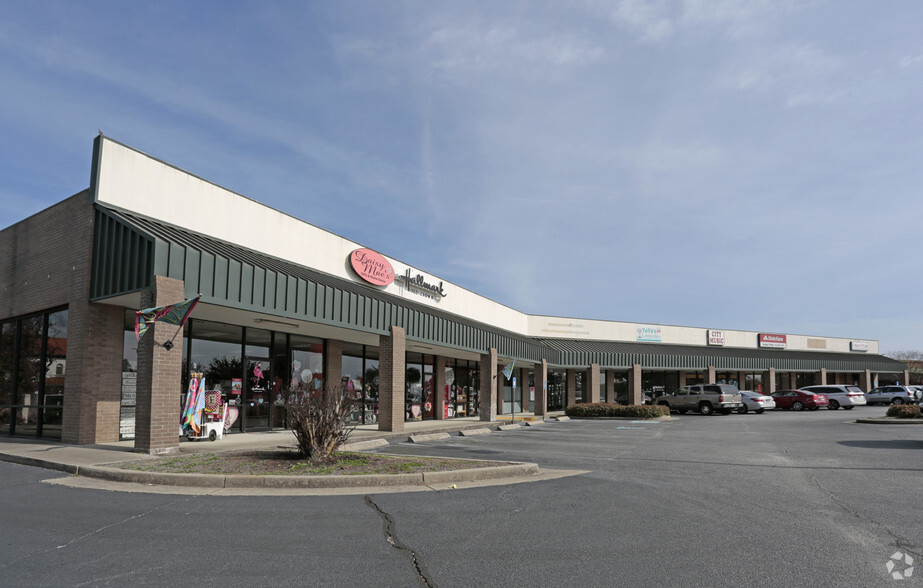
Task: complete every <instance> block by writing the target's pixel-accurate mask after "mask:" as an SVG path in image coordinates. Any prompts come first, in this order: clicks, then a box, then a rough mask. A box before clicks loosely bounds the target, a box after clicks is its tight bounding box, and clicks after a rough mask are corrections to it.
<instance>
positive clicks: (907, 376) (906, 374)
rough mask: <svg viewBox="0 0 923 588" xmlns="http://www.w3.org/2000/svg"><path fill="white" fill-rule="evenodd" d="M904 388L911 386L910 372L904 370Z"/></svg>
mask: <svg viewBox="0 0 923 588" xmlns="http://www.w3.org/2000/svg"><path fill="white" fill-rule="evenodd" d="M903 382H904V386H909V385H910V370H904V380H903Z"/></svg>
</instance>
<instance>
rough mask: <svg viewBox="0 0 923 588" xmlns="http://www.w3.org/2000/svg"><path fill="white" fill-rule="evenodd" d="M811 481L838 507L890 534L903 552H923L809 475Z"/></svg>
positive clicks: (915, 553) (919, 555) (922, 554)
mask: <svg viewBox="0 0 923 588" xmlns="http://www.w3.org/2000/svg"><path fill="white" fill-rule="evenodd" d="M811 481H812V482H814V485H815V486H817V487H818V488H819V489H820V490H821V491H822V492H824V493H825V494H826V495H827V496H829V497H830V500H831V501H833V503H834V504H836V505H837V506H838V507H840V508H841V509H842V510H843V511H844V512H846V513H847V514H850V515H852V516H854V517H855V518H857V519H859V520H860V521H865V522H867V523H871V524H873V525H875V526H876V527H878V528H880V529H882V530H883V531H884V532H885V533H887V534H888V535H890V536H891V537H892V538H893V539H894V544H895V545H896V546H897V548H898V549H900V550H902V551H904V552H905V553H909V554H912V555H914V556H916V557H923V553H921V552H920V551H919V550H917V548H916V545H915V544H914V542H913V541H912V540H911V539H908V538H907V537H904V536H901V535H898V534H897V533H895V532H894V531H892V530H891V529H890V528H888V526H887V525H885V524H884V523H882V522H881V521H876V520H875V519H873V518H871V517H868V516H865V515H863V514H861V513H860V512H859V511H858V510H856V509H854V508H851V507H850V506H848V505H846V504H845V503H844V502H842V501H841V500H839V499H838V498H837V496H836V494H834V493H833V492H831V491H830V490H828V489H827V488H825V487H824V485H823V484H821V483H820V481H818V480H817V478H815V477H813V476H811Z"/></svg>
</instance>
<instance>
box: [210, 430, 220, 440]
mask: <svg viewBox="0 0 923 588" xmlns="http://www.w3.org/2000/svg"><path fill="white" fill-rule="evenodd" d="M217 438H218V431H216V430H214V429H212V432H211V433H209V434H208V440H209V441H214V440H215V439H217Z"/></svg>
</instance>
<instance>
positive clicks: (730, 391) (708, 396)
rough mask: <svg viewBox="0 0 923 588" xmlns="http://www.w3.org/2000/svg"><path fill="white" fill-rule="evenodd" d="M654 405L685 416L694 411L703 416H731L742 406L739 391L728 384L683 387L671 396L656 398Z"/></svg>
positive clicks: (665, 395)
mask: <svg viewBox="0 0 923 588" xmlns="http://www.w3.org/2000/svg"><path fill="white" fill-rule="evenodd" d="M656 404H659V405H660V406H666V407H668V408H669V409H670V411H671V412H672V411H674V410H675V411H676V412H678V413H680V414H685V413H686V412H687V411H690V410H694V411H696V412H700V413H702V414H704V415H709V414H714V412H715V411H718V412H720V413H721V414H731V411H733V410H736V409H738V408H740V407H741V406H743V405H744V403H743V398H741V396H740V390H738V389H737V386H732V385H730V384H696V385H694V386H683V387H682V388H680V389H679V390H677V391H676V392H674V393H672V394H664V395H663V396H660V397H658V398H657V400H656Z"/></svg>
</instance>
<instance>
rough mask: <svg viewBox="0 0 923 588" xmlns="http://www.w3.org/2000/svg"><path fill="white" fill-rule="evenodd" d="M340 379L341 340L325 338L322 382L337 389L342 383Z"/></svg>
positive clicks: (341, 363)
mask: <svg viewBox="0 0 923 588" xmlns="http://www.w3.org/2000/svg"><path fill="white" fill-rule="evenodd" d="M342 380H343V342H342V341H339V340H337V339H327V340H326V341H325V342H324V384H326V385H327V386H333V387H335V388H336V389H339V388H340V387H341V386H342V385H343V382H342ZM331 389H333V388H331Z"/></svg>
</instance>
